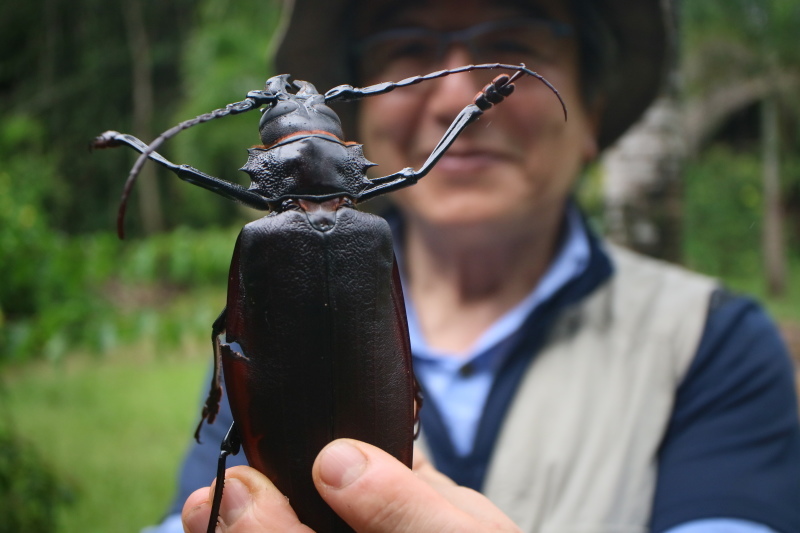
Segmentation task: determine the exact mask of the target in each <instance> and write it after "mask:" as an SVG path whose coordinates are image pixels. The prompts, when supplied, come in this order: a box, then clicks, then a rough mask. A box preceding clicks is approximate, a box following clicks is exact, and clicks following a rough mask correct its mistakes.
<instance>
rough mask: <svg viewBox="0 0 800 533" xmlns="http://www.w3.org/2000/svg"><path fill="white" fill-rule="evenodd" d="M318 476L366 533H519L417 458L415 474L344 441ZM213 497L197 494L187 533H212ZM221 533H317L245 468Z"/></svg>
mask: <svg viewBox="0 0 800 533" xmlns="http://www.w3.org/2000/svg"><path fill="white" fill-rule="evenodd" d="M312 476H313V478H314V483H315V484H316V486H317V490H319V493H320V494H321V495H322V498H323V499H324V500H325V501H326V502H328V505H330V506H331V508H333V510H334V511H336V513H338V514H339V516H341V517H342V518H343V519H344V520H345V521H346V522H347V523H348V524H350V526H351V527H353V529H355V530H356V531H358V532H359V533H388V532H415V533H427V532H431V533H433V532H436V533H447V532H464V531H481V532H492V531H494V532H512V531H515V532H516V531H519V528H517V527H516V526H515V525H514V524H513V523H512V522H511V520H510V519H509V518H508V517H506V516H505V515H504V514H503V513H502V512H501V511H500V510H499V509H498V508H497V507H495V506H494V505H493V504H492V503H491V502H490V501H489V500H487V499H486V498H485V497H484V496H483V495H481V494H479V493H477V492H475V491H473V490H471V489H467V488H464V487H459V486H458V485H456V484H455V483H454V482H453V481H451V480H450V479H449V478H448V477H446V476H444V475H443V474H441V473H439V472H438V471H437V470H436V469H435V468H433V466H432V465H431V464H430V463H429V462H428V461H427V460H426V459H425V458H423V457H420V456H419V453H418V452H415V457H414V468H413V472H412V471H411V470H409V469H408V468H406V467H405V466H404V465H403V464H402V463H400V462H399V461H397V460H396V459H395V458H394V457H392V456H390V455H389V454H387V453H386V452H384V451H382V450H380V449H378V448H376V447H374V446H371V445H369V444H366V443H363V442H360V441H355V440H349V439H340V440H337V441H334V442H332V443H331V444H329V445H328V446H326V447H325V448H324V449H323V450H322V451H321V452H320V454H319V455H318V456H317V460H316V462H315V463H314V467H313V469H312ZM212 487H213V485H212ZM212 492H213V489H212V488H211V487H209V488H208V489H200V490H197V491H195V492H194V494H192V495H191V496H190V497H189V499H188V500H187V501H186V504H185V505H184V507H183V517H182V518H183V524H184V529H185V530H186V531H187V532H188V533H202V532H204V531H206V529H207V527H208V518H209V514H210V512H211V500H212V496H213V494H212ZM219 528H220V529H221V530H222V531H223V532H225V533H256V532H258V533H262V532H276V533H277V532H289V533H311V529H309V528H308V527H306V526H305V525H303V524H301V523H300V522H299V521H298V519H297V515H295V513H294V511H293V510H292V508H291V506H290V505H289V501H288V500H287V499H286V498H285V497H284V496H283V494H281V493H280V492H279V491H278V489H276V488H275V486H274V485H273V484H272V483H271V482H270V481H269V479H267V478H266V477H265V476H264V475H263V474H261V473H259V472H258V471H256V470H254V469H252V468H249V467H244V466H237V467H233V468H231V469H229V470H228V472H227V475H226V478H225V491H224V493H223V498H222V507H221V510H220V525H219Z"/></svg>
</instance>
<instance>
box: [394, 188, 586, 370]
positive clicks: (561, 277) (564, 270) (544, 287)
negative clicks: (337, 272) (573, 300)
mask: <svg viewBox="0 0 800 533" xmlns="http://www.w3.org/2000/svg"><path fill="white" fill-rule="evenodd" d="M565 222H566V228H565V235H564V239H563V240H562V243H561V246H560V248H559V251H558V252H557V254H556V256H555V258H554V260H553V262H552V263H551V264H550V267H549V268H548V269H547V271H546V272H545V274H544V276H542V278H541V280H539V283H538V284H537V285H536V287H534V289H533V290H532V291H531V292H530V293H529V294H528V295H527V296H526V297H525V299H523V300H522V301H521V302H520V303H519V304H517V305H516V306H515V307H514V308H513V309H511V310H509V311H508V312H507V313H505V314H504V315H503V316H501V317H500V318H499V319H498V320H497V321H496V322H495V323H494V324H492V325H491V326H490V327H489V328H488V329H487V330H486V331H484V332H483V334H482V335H481V336H480V337H479V338H478V340H477V341H476V342H475V344H474V345H473V346H472V348H470V350H469V351H468V353H467V354H466V357H463V356H459V357H453V354H447V353H443V352H441V351H440V350H435V349H434V348H432V347H430V346H429V345H428V344H427V343H426V342H425V338H424V336H423V335H422V329H421V328H420V325H419V321H418V320H417V315H416V313H415V311H414V305H413V302H412V301H411V299H410V297H409V295H408V294H407V293H405V302H406V314H407V316H408V330H409V337H410V339H411V352H412V353H413V354H414V357H416V358H420V359H438V360H441V361H442V362H443V363H444V362H445V361H452V362H453V363H452V364H453V365H457V366H462V365H464V364H465V363H468V362H471V363H474V364H480V363H482V362H484V361H481V360H491V363H490V362H489V361H486V363H487V364H493V366H494V364H497V363H499V361H497V359H498V357H493V356H492V355H499V354H498V353H497V352H503V351H504V350H497V349H496V348H498V347H500V346H502V344H504V342H503V341H505V340H506V339H508V338H509V337H510V336H511V335H512V334H513V333H514V332H516V331H517V330H518V329H519V328H520V327H521V326H522V323H523V322H524V321H525V319H526V318H527V317H528V316H529V315H530V314H531V313H532V312H533V311H534V310H535V309H536V308H537V307H538V306H539V305H541V304H542V303H543V302H545V301H546V300H547V299H548V298H550V297H552V296H553V295H554V294H555V293H556V292H557V291H558V290H559V289H561V288H562V287H564V286H565V285H566V284H567V283H569V282H570V281H572V280H573V279H575V278H577V277H579V276H580V275H581V274H583V272H584V271H585V270H586V267H587V265H588V264H589V259H590V256H591V249H590V244H589V238H588V235H587V230H586V227H585V226H584V222H583V217H582V216H581V214H580V212H579V210H578V208H577V207H576V206H575V205H574V204H572V203H570V204H569V207H568V209H567V213H566V221H565ZM395 242H396V243H399V242H400V241H399V239H396V240H395ZM395 253H396V254H397V257H398V259H399V258H401V257H402V250H400V249H399V245H396V250H395ZM401 264H402V263H401ZM401 275H402V271H401ZM403 285H404V286H405V283H404V284H403ZM404 290H405V289H404Z"/></svg>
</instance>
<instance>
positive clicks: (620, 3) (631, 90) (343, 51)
mask: <svg viewBox="0 0 800 533" xmlns="http://www.w3.org/2000/svg"><path fill="white" fill-rule="evenodd" d="M362 1H366V2H369V3H376V2H380V1H381V0H362ZM352 3H353V0H285V1H284V5H283V9H284V11H283V14H282V17H283V19H282V23H281V26H280V28H279V29H278V31H277V32H276V35H275V38H274V41H273V46H272V50H273V56H274V66H275V68H276V70H277V71H278V73H279V74H282V73H288V74H291V75H292V76H293V77H294V78H295V79H301V80H306V81H309V82H311V83H313V84H314V85H315V86H316V87H317V89H319V90H320V91H321V92H322V91H326V90H328V89H330V88H331V87H335V86H336V85H341V84H345V83H350V84H352V83H354V81H355V80H354V79H353V78H354V74H353V73H351V72H350V71H349V67H348V52H349V51H348V46H349V42H348V39H347V36H346V31H347V28H348V27H350V21H349V17H352V12H351V9H352V8H351V4H352ZM665 5H666V1H665V0H596V2H595V3H594V7H595V9H596V11H597V12H599V13H601V14H602V17H603V19H604V21H605V23H606V25H607V27H608V30H609V32H610V33H611V35H612V37H613V40H614V42H615V57H614V62H613V66H611V72H609V73H608V74H609V76H608V79H607V80H606V83H605V91H604V99H605V106H604V110H603V114H602V118H601V124H600V131H599V135H598V143H599V145H600V148H601V149H603V148H606V147H607V146H609V145H611V144H612V143H613V142H614V141H615V140H617V139H618V138H619V137H620V136H621V135H622V134H623V133H624V132H625V130H627V129H628V128H629V127H630V126H631V125H632V124H633V123H634V122H636V120H637V119H638V118H639V117H640V116H641V114H642V113H643V112H644V110H645V109H646V108H647V107H648V106H649V105H650V104H651V103H652V101H653V99H654V98H655V97H656V95H657V94H658V92H659V89H660V87H661V84H662V82H663V79H664V76H665V70H666V65H667V56H668V51H669V49H670V46H669V42H668V38H669V33H668V31H667V20H666V17H667V13H668V12H667V11H666V7H665ZM420 74H425V73H423V72H420ZM386 81H397V80H386ZM345 105H347V104H345ZM345 105H343V106H339V107H338V108H337V112H338V113H339V115H340V116H341V118H342V122H343V124H344V126H345V132H346V133H349V134H350V135H353V133H354V132H353V131H352V129H350V128H352V126H353V124H354V117H355V111H354V110H355V106H353V105H352V104H349V106H348V107H345ZM348 130H349V132H348Z"/></svg>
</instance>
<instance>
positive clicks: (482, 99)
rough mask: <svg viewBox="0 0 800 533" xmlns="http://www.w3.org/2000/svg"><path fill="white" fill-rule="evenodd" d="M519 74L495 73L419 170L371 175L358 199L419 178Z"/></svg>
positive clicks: (505, 93)
mask: <svg viewBox="0 0 800 533" xmlns="http://www.w3.org/2000/svg"><path fill="white" fill-rule="evenodd" d="M521 75H522V73H521V72H520V71H517V72H516V73H514V75H513V76H511V77H509V76H508V75H506V74H502V75H500V76H497V77H496V78H495V79H494V80H492V82H491V83H489V84H488V85H486V87H484V88H483V89H482V90H481V91H479V92H478V94H476V95H475V99H474V103H472V104H469V105H468V106H466V107H465V108H464V109H462V110H461V113H459V114H458V116H457V117H456V118H455V120H453V122H452V124H450V127H449V128H447V131H446V132H445V133H444V135H443V136H442V139H441V140H440V141H439V143H438V144H437V145H436V147H435V148H434V149H433V151H432V152H431V155H430V156H428V160H427V161H425V163H424V164H423V165H422V166H421V167H420V169H419V170H414V169H413V168H404V169H403V170H401V171H400V172H395V173H394V174H390V175H388V176H383V177H381V178H375V179H372V180H370V181H371V182H372V184H373V186H372V187H370V188H369V189H367V190H365V191H364V192H363V193H361V195H360V196H359V200H368V199H369V198H372V197H373V196H377V195H380V194H385V193H388V192H392V191H396V190H397V189H402V188H403V187H408V186H409V185H413V184H414V183H416V182H417V181H419V179H420V178H423V177H425V175H426V174H428V172H430V170H431V169H432V168H433V166H434V165H435V164H436V162H437V161H439V159H441V157H442V156H443V155H444V154H445V152H446V151H447V149H448V148H450V146H451V145H452V144H453V142H455V140H456V138H457V137H458V136H459V135H460V134H461V132H462V131H464V128H466V127H467V126H469V125H470V124H472V123H473V122H475V121H476V120H478V118H480V116H481V115H482V114H483V112H484V111H486V110H487V109H489V108H490V107H492V106H493V105H495V104H498V103H500V102H502V101H503V99H504V98H505V97H506V96H509V95H510V94H511V93H512V92H513V91H514V85H513V83H512V82H513V81H514V80H516V79H517V78H518V77H519V76H521Z"/></svg>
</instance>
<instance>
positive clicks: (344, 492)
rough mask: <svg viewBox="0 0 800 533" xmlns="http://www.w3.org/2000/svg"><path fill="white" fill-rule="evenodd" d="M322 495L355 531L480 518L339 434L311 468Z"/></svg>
mask: <svg viewBox="0 0 800 533" xmlns="http://www.w3.org/2000/svg"><path fill="white" fill-rule="evenodd" d="M312 475H313V478H314V483H315V484H316V486H317V490H319V492H320V494H321V495H322V498H323V499H324V500H325V501H326V502H327V503H328V505H330V506H331V508H333V510H334V511H335V512H336V513H337V514H338V515H339V516H341V517H342V518H343V519H344V520H345V521H346V522H347V523H348V524H350V526H351V527H353V528H354V529H355V530H356V531H358V532H359V533H384V532H385V533H388V532H393V533H402V532H412V531H413V532H417V533H424V532H434V531H435V532H439V533H446V532H451V531H452V532H456V531H459V532H463V531H469V530H475V528H476V526H478V524H477V523H476V522H475V521H474V520H473V519H472V517H470V516H469V515H467V514H466V513H465V512H464V511H462V510H460V509H458V508H457V507H456V506H454V505H452V504H451V503H450V502H449V501H447V500H446V499H445V497H444V496H442V495H441V494H440V493H439V492H437V491H436V489H434V488H433V487H432V486H431V485H429V484H428V483H426V482H425V481H424V480H423V479H421V478H419V477H418V476H417V475H416V474H414V473H413V472H412V471H411V470H410V469H409V468H408V467H406V466H405V465H403V464H402V463H401V462H399V461H398V460H397V459H395V458H394V457H392V456H391V455H389V454H388V453H386V452H384V451H383V450H380V449H379V448H376V447H375V446H371V445H369V444H366V443H364V442H360V441H355V440H350V439H340V440H336V441H334V442H332V443H331V444H329V445H328V446H326V447H325V448H324V449H323V450H322V451H321V452H320V454H319V455H318V456H317V460H316V461H315V463H314V467H313V469H312Z"/></svg>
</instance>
